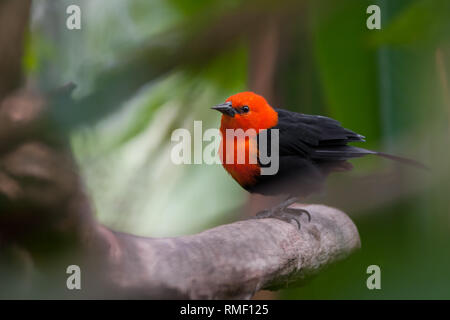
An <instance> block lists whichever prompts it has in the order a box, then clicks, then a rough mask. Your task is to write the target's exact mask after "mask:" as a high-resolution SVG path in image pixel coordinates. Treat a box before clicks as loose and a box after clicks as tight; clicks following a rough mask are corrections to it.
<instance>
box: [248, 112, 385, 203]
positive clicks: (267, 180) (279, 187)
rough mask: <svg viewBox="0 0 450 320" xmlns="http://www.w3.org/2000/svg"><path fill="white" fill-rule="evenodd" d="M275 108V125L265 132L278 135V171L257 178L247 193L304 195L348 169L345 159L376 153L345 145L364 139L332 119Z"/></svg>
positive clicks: (269, 135)
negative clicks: (273, 130) (337, 173)
mask: <svg viewBox="0 0 450 320" xmlns="http://www.w3.org/2000/svg"><path fill="white" fill-rule="evenodd" d="M274 109H275V111H276V112H277V113H278V123H277V125H276V126H274V127H272V128H270V129H268V130H269V131H270V130H272V129H278V132H279V170H278V173H277V174H275V175H260V176H258V178H257V182H256V183H254V184H252V185H249V186H245V188H246V189H247V190H248V191H250V192H255V193H261V194H265V195H278V194H286V195H292V196H307V195H308V194H310V193H313V192H318V191H320V189H321V188H322V185H323V182H324V180H325V178H326V177H327V175H328V174H329V173H331V172H334V171H345V170H349V169H351V168H352V166H351V164H350V163H348V162H346V160H348V159H350V158H357V157H362V156H365V155H367V154H376V152H374V151H370V150H366V149H362V148H357V147H354V146H350V145H348V143H350V142H360V141H362V142H363V141H364V137H363V136H362V135H359V134H357V133H355V132H353V131H351V130H348V129H345V128H343V127H342V126H341V124H340V123H339V122H338V121H336V120H334V119H331V118H327V117H323V116H315V115H306V114H300V113H296V112H292V111H288V110H284V109H277V108H274ZM271 136H272V135H271V133H270V132H269V134H268V137H269V138H270V137H271ZM268 146H269V147H270V139H269V143H268ZM269 149H270V148H269ZM260 165H261V164H260ZM261 166H262V165H261Z"/></svg>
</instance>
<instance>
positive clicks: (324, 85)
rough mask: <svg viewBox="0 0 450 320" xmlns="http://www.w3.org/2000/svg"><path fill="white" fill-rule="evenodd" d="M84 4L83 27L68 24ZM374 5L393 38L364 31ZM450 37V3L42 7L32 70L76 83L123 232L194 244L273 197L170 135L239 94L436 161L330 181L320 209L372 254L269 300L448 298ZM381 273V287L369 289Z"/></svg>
mask: <svg viewBox="0 0 450 320" xmlns="http://www.w3.org/2000/svg"><path fill="white" fill-rule="evenodd" d="M70 4H77V5H79V6H80V8H81V11H82V29H81V30H68V29H67V28H66V27H65V23H66V18H67V14H66V13H65V11H66V8H67V6H68V5H70ZM371 4H377V5H378V6H380V8H381V19H382V23H381V25H382V29H381V30H368V29H367V27H366V19H367V18H368V16H369V15H368V14H367V13H366V9H367V7H368V6H369V5H371ZM449 40H450V2H449V1H447V0H395V1H394V0H379V1H375V0H372V1H366V0H339V1H337V0H320V1H317V0H315V1H312V0H311V1H307V0H303V1H289V0H281V1H268V0H259V1H256V0H249V1H243V0H226V1H225V0H211V1H207V0H196V1H188V0H151V1H149V0H128V1H124V0H70V1H67V0H60V1H52V0H38V1H34V3H33V9H32V24H31V29H30V32H29V35H28V37H27V44H26V54H25V58H24V65H25V67H26V71H27V75H28V76H29V79H30V81H31V82H33V83H35V84H37V85H38V86H39V87H40V88H41V89H42V90H44V91H45V90H47V91H48V90H52V89H54V88H56V87H59V86H61V85H64V84H66V83H69V82H73V83H75V84H76V85H77V89H76V90H75V91H74V99H75V101H76V103H75V104H74V105H71V107H70V108H58V109H56V110H54V111H53V113H54V114H53V117H54V120H55V123H56V124H57V125H59V126H60V128H61V129H63V130H67V131H69V132H70V137H71V145H72V148H73V151H74V153H75V156H76V158H77V162H78V164H79V166H80V170H81V172H82V175H83V178H84V181H85V184H86V188H87V190H88V193H89V195H90V196H91V198H92V201H93V203H94V205H95V211H96V214H97V217H98V219H99V220H100V221H101V222H102V223H103V224H105V225H107V226H108V227H110V228H112V229H114V230H120V231H125V232H129V233H133V234H136V235H145V236H176V235H182V234H191V233H195V232H198V231H201V230H204V229H205V228H209V227H212V226H215V225H219V224H222V223H226V222H231V221H234V220H236V219H240V218H242V217H243V216H244V215H245V212H246V209H248V208H250V207H251V206H252V202H257V201H259V199H258V198H255V197H250V196H249V195H248V194H247V193H246V192H245V191H243V190H242V189H241V188H240V187H239V186H238V185H237V184H236V183H235V182H234V181H233V180H232V179H231V178H230V177H229V176H228V175H227V174H226V173H225V171H224V170H223V169H222V168H221V166H219V165H212V166H210V165H179V166H177V165H174V164H173V163H172V162H171V161H170V150H171V147H172V146H173V144H172V143H171V141H170V137H171V133H172V131H173V130H174V129H176V128H187V129H189V130H192V129H193V121H194V120H202V121H203V128H204V129H206V128H213V127H218V126H219V115H218V114H217V113H216V112H214V111H211V110H210V109H209V107H210V106H212V105H214V104H217V103H221V102H222V101H223V100H224V99H225V98H227V97H228V96H230V95H232V94H234V93H237V92H239V91H244V90H252V91H255V92H257V93H260V94H262V95H264V96H265V97H266V98H267V99H268V101H269V102H270V103H271V104H272V105H273V106H277V107H284V108H287V109H290V110H294V111H298V112H303V113H311V114H322V115H327V116H331V117H333V118H336V119H337V120H339V121H340V122H341V123H342V124H343V125H344V126H345V127H347V128H350V129H352V130H354V131H356V132H358V133H361V134H363V135H365V136H366V138H367V143H366V144H365V145H364V147H367V148H372V149H377V150H382V151H385V152H391V153H394V154H398V155H404V156H408V157H411V158H414V159H418V160H420V161H422V162H424V163H426V164H427V165H428V166H429V167H431V168H432V169H431V171H430V172H422V171H420V170H416V169H414V168H404V167H403V166H400V165H398V164H396V163H392V162H390V161H388V160H379V159H374V158H364V159H358V160H354V161H353V164H354V165H355V167H356V169H355V170H354V171H352V172H351V173H346V174H345V175H344V174H335V175H334V176H332V177H331V179H330V181H329V184H328V187H327V191H326V193H324V194H322V195H318V196H316V197H314V198H311V199H307V200H306V201H309V202H320V203H325V204H330V205H333V206H336V207H338V208H340V209H342V210H344V211H346V212H347V213H348V214H349V215H350V216H351V217H352V219H353V220H354V221H355V223H356V225H357V226H358V229H359V232H360V236H361V241H362V249H361V250H360V251H359V252H357V253H356V254H354V255H353V256H351V257H350V258H349V259H347V260H345V261H343V262H341V263H339V264H337V265H336V266H333V267H331V268H329V269H328V270H327V271H325V272H323V273H322V274H320V275H319V276H318V277H317V278H315V279H313V280H312V281H311V282H310V283H309V284H308V285H306V286H305V287H302V288H293V289H288V290H284V291H280V292H278V293H275V294H273V293H272V294H267V293H265V294H261V295H259V297H261V298H264V297H267V298H287V299H316V298H321V299H324V298H325V299H336V298H339V299H370V298H375V299H378V298H380V299H391V298H450V273H449V272H448V270H450V247H449V245H450V210H449V209H450V206H449V203H450V200H449V193H450V171H449V169H450V166H449V159H450V157H449V150H448V147H449V142H450V139H449V133H450V131H449V130H450V127H449V123H450V93H449V92H450V85H449V81H450V43H449ZM81 106H83V107H81ZM372 264H376V265H379V266H380V268H381V274H382V276H381V280H382V289H381V290H368V289H367V287H366V279H367V277H368V275H367V274H366V269H367V267H368V266H369V265H372Z"/></svg>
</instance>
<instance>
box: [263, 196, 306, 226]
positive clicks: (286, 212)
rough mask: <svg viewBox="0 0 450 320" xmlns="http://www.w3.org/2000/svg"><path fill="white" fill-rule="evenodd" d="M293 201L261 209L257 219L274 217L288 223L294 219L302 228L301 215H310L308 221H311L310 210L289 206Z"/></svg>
mask: <svg viewBox="0 0 450 320" xmlns="http://www.w3.org/2000/svg"><path fill="white" fill-rule="evenodd" d="M292 203H293V202H290V203H288V204H286V203H285V202H283V203H281V204H280V205H277V206H275V207H273V208H271V209H267V210H263V211H260V212H258V213H257V214H256V216H255V218H256V219H266V218H274V219H279V220H282V221H285V222H287V223H291V222H292V221H294V222H295V223H296V224H297V226H298V229H299V230H300V226H301V221H300V217H301V215H302V214H305V215H306V216H307V217H308V222H311V214H310V213H309V212H308V210H305V209H301V208H289V206H290V205H291V204H292Z"/></svg>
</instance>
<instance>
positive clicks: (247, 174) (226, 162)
mask: <svg viewBox="0 0 450 320" xmlns="http://www.w3.org/2000/svg"><path fill="white" fill-rule="evenodd" d="M222 137H223V138H222V141H221V142H220V151H221V152H220V159H221V161H222V165H223V167H224V168H225V170H226V171H227V172H228V173H229V174H230V175H231V176H232V177H233V179H234V180H236V181H237V182H238V183H239V184H240V185H241V186H242V187H244V188H248V187H250V186H252V185H253V184H255V183H256V179H257V177H258V176H259V175H260V172H261V171H260V167H259V165H258V162H257V160H258V144H257V140H256V136H255V137H245V139H244V138H242V139H237V138H234V137H233V138H228V139H227V137H226V136H224V135H222Z"/></svg>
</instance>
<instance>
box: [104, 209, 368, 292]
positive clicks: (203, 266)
mask: <svg viewBox="0 0 450 320" xmlns="http://www.w3.org/2000/svg"><path fill="white" fill-rule="evenodd" d="M297 206H299V207H302V208H305V209H307V210H309V211H310V213H311V216H312V220H311V222H307V219H306V218H305V220H304V222H303V224H302V226H301V229H300V231H299V230H298V229H297V226H296V225H292V224H288V223H286V222H283V221H280V220H276V219H261V220H256V219H255V220H246V221H239V222H235V223H232V224H228V225H223V226H220V227H216V228H213V229H210V230H206V231H204V232H202V233H199V234H196V235H192V236H183V237H176V238H162V239H152V238H144V237H135V236H131V235H127V234H121V233H116V234H114V236H115V241H116V246H114V247H112V248H113V249H112V251H111V252H113V253H112V255H113V256H115V257H116V258H115V259H113V260H115V262H113V263H112V264H111V266H112V268H111V269H110V276H109V277H108V278H109V279H110V281H111V285H113V286H116V290H118V291H123V290H127V291H128V292H133V291H137V292H141V293H143V292H146V296H148V297H156V298H174V297H176V298H187V299H242V298H251V297H252V296H253V294H254V293H255V292H256V291H258V290H260V289H279V288H283V287H287V286H288V285H300V284H302V283H304V282H305V281H306V280H308V279H309V278H310V277H311V276H313V275H315V274H317V273H318V272H319V271H321V270H322V269H323V268H324V267H326V266H329V265H330V264H332V263H334V262H336V261H339V260H340V259H343V258H345V257H347V256H348V255H349V254H350V253H352V252H353V251H354V250H355V249H358V248H359V247H360V240H359V235H358V231H357V229H356V227H355V225H354V224H353V222H352V221H351V220H350V218H348V217H347V216H346V215H345V214H344V213H343V212H341V211H339V210H337V209H334V208H330V207H326V206H322V205H306V206H301V205H297Z"/></svg>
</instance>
